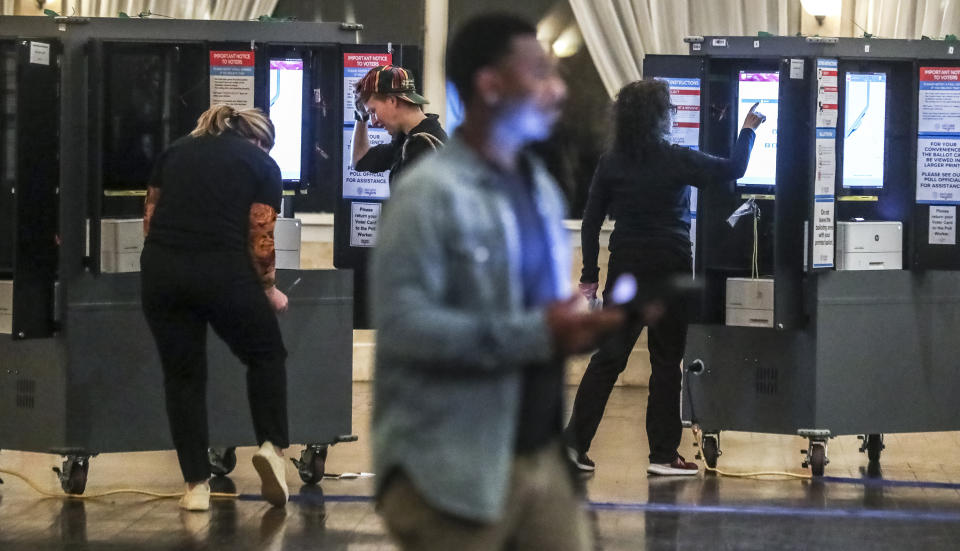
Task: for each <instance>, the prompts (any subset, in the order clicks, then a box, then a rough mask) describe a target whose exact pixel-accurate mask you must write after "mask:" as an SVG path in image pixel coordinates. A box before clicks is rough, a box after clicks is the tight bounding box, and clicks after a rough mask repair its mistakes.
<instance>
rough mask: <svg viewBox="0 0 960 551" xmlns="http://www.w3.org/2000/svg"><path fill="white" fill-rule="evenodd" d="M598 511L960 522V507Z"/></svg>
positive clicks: (622, 506)
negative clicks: (917, 509)
mask: <svg viewBox="0 0 960 551" xmlns="http://www.w3.org/2000/svg"><path fill="white" fill-rule="evenodd" d="M590 508H591V509H593V510H594V511H625V512H643V513H688V514H724V515H754V516H785V517H830V518H858V519H882V520H905V521H906V520H910V521H916V520H929V521H939V522H960V511H955V512H951V511H905V510H902V509H900V510H882V509H830V508H826V509H812V508H809V507H783V506H767V505H739V506H733V505H698V504H677V503H597V502H591V503H590Z"/></svg>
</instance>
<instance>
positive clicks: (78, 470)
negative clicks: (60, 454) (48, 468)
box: [53, 455, 90, 496]
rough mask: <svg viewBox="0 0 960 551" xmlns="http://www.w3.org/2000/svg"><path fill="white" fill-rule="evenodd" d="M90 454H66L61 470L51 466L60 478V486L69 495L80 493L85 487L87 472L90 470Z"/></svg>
mask: <svg viewBox="0 0 960 551" xmlns="http://www.w3.org/2000/svg"><path fill="white" fill-rule="evenodd" d="M89 460H90V456H88V455H68V456H67V458H66V459H65V460H64V462H63V470H61V469H58V468H56V467H54V468H53V470H54V472H56V473H57V478H59V479H60V487H61V488H63V491H64V492H66V493H67V494H69V495H76V496H78V495H81V494H83V492H84V490H86V489H87V472H88V471H89V470H90V462H89Z"/></svg>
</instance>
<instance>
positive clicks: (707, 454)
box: [701, 435, 720, 469]
mask: <svg viewBox="0 0 960 551" xmlns="http://www.w3.org/2000/svg"><path fill="white" fill-rule="evenodd" d="M701 452H702V453H703V461H704V462H705V463H706V464H707V467H710V468H711V469H716V468H717V459H719V457H720V443H719V441H718V439H717V437H716V436H715V435H704V437H703V449H702V450H701Z"/></svg>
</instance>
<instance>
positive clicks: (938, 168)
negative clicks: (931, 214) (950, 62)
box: [917, 67, 960, 204]
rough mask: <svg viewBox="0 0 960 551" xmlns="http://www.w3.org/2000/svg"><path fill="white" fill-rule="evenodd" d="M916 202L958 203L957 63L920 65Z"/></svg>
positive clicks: (959, 107) (959, 95)
mask: <svg viewBox="0 0 960 551" xmlns="http://www.w3.org/2000/svg"><path fill="white" fill-rule="evenodd" d="M919 100H920V109H919V112H918V120H917V123H918V127H917V128H918V136H917V202H918V203H954V204H960V67H921V68H920V96H919Z"/></svg>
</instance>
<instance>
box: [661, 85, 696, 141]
mask: <svg viewBox="0 0 960 551" xmlns="http://www.w3.org/2000/svg"><path fill="white" fill-rule="evenodd" d="M658 80H662V81H664V82H666V83H667V85H668V86H669V88H670V103H672V104H673V105H675V106H676V107H677V113H676V114H675V115H674V116H673V127H672V128H671V129H670V143H673V144H676V145H682V146H684V147H689V148H691V149H699V148H700V79H699V78H659V79H658Z"/></svg>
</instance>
